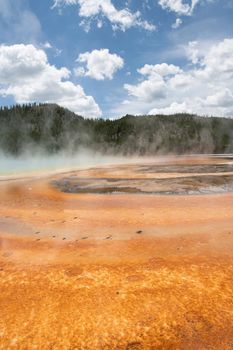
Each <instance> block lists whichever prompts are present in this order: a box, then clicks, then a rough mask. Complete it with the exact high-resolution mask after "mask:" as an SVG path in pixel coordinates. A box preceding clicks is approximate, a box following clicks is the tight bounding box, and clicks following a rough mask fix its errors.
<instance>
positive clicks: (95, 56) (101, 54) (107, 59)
mask: <svg viewBox="0 0 233 350" xmlns="http://www.w3.org/2000/svg"><path fill="white" fill-rule="evenodd" d="M77 62H79V63H84V64H85V65H86V67H85V68H84V67H78V68H76V69H75V74H76V75H77V76H87V77H90V78H93V79H96V80H105V79H112V78H113V75H114V74H115V73H116V72H117V70H119V69H121V68H123V66H124V60H123V59H122V58H121V57H120V56H118V55H117V54H112V53H110V52H109V50H108V49H100V50H93V51H91V52H85V53H82V54H80V55H79V57H78V59H77Z"/></svg>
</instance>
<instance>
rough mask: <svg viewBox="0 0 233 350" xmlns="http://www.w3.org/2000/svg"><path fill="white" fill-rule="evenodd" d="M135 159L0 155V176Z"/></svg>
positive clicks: (88, 154) (83, 154)
mask: <svg viewBox="0 0 233 350" xmlns="http://www.w3.org/2000/svg"><path fill="white" fill-rule="evenodd" d="M135 160H136V159H135V158H131V159H129V158H128V159H127V158H125V157H112V156H104V155H101V154H97V153H95V154H94V153H93V152H89V151H86V150H84V151H82V152H79V153H76V154H68V153H66V152H61V153H58V154H54V155H48V154H42V153H36V154H33V155H32V154H30V153H25V154H24V155H22V156H20V157H13V156H9V155H5V154H3V153H1V154H0V176H6V175H11V176H12V175H20V174H27V173H28V174H30V173H41V172H47V171H48V172H53V171H54V172H56V171H59V170H63V169H64V170H66V169H67V170H69V169H74V168H82V167H89V166H95V165H104V164H109V163H119V162H120V163H126V162H130V161H135Z"/></svg>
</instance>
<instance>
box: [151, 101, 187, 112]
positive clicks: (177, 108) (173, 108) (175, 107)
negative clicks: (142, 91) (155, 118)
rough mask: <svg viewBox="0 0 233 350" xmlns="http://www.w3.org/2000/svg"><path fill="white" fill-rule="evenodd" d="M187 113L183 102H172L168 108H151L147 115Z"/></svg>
mask: <svg viewBox="0 0 233 350" xmlns="http://www.w3.org/2000/svg"><path fill="white" fill-rule="evenodd" d="M185 112H186V113H189V112H191V111H190V110H189V108H188V106H187V104H186V103H185V102H183V103H177V102H173V103H171V105H170V106H168V107H163V108H153V109H152V110H151V111H150V112H149V114H151V115H155V114H176V113H185Z"/></svg>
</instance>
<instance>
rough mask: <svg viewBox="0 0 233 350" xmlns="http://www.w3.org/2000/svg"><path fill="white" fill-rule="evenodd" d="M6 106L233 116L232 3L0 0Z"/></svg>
mask: <svg viewBox="0 0 233 350" xmlns="http://www.w3.org/2000/svg"><path fill="white" fill-rule="evenodd" d="M0 44H1V46H0V104H1V105H9V104H13V103H27V102H48V103H51V102H54V103H58V104H60V105H62V106H64V107H67V108H70V109H71V110H73V111H75V112H76V113H78V114H81V115H84V116H87V117H93V118H95V117H103V118H108V117H109V118H115V117H119V116H122V115H124V114H126V113H134V114H152V113H164V114H165V113H168V114H170V113H176V112H185V111H187V112H191V113H199V114H208V115H218V116H233V79H232V78H233V1H232V0H221V1H220V0H192V1H191V0H190V1H188V0H141V1H139V0H131V1H130V0H129V1H123V0H102V1H100V0H51V1H47V0H43V1H35V0H0Z"/></svg>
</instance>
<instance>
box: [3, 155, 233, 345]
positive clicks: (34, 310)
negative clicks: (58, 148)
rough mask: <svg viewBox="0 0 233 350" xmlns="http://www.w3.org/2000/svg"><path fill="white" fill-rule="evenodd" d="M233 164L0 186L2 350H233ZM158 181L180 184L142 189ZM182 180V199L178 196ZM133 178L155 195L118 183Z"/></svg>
mask: <svg viewBox="0 0 233 350" xmlns="http://www.w3.org/2000/svg"><path fill="white" fill-rule="evenodd" d="M229 163H230V166H231V165H232V163H231V161H230V160H229V159H226V160H224V159H223V158H220V159H219V160H218V159H217V158H214V159H212V158H209V157H205V158H203V157H194V158H191V157H189V158H188V159H185V158H179V159H174V158H173V159H168V160H167V161H165V162H163V163H162V164H160V167H159V168H157V167H156V166H157V163H156V166H155V167H152V168H151V163H150V164H148V163H146V167H145V164H144V163H143V162H141V163H140V162H138V163H137V165H135V166H133V165H132V164H131V165H119V166H116V165H114V166H105V167H102V168H93V169H89V170H79V171H72V172H69V173H63V174H61V173H60V174H56V175H49V176H47V177H46V176H43V177H42V176H41V177H35V176H34V177H32V176H31V177H28V178H18V179H13V178H11V179H8V180H7V179H3V180H2V181H0V291H1V293H0V349H3V350H7V349H20V350H31V349H40V350H47V349H51V350H58V349H64V350H74V349H76V350H81V349H83V350H102V349H103V350H105V349H106V350H107V349H108V350H121V349H122V350H125V349H134V350H136V349H137V350H138V349H146V350H147V349H148V350H150V349H151V350H152V349H153V350H162V349H177V350H181V349H182V350H186V349H195V350H206V349H213V350H214V349H216V350H217V349H219V350H228V349H229V350H231V349H232V344H233V343H232V339H233V210H232V205H233V193H231V191H230V190H229V189H230V187H229V186H231V183H230V178H228V179H227V182H226V181H225V179H224V181H222V179H223V176H225V175H224V174H226V173H227V174H228V176H231V174H230V173H231V172H232V171H231V167H229ZM164 164H165V165H166V168H164V171H163V168H161V166H163V165H164ZM222 164H225V165H226V169H225V168H223V167H222ZM170 165H171V166H173V168H172V167H171V168H169V166H170ZM190 165H191V166H194V168H190ZM197 165H198V168H195V166H197ZM202 165H203V166H208V167H207V168H203V169H202V168H200V166H202ZM210 165H214V168H211V167H210ZM220 165H221V166H220ZM177 166H178V168H177ZM218 166H220V167H219V168H218ZM184 167H186V168H184ZM156 169H157V170H156ZM184 169H185V170H184ZM197 170H198V171H197ZM166 171H167V172H166ZM189 171H190V172H189ZM201 172H202V173H203V176H206V177H207V176H210V174H212V175H213V174H214V176H216V177H218V178H217V182H216V181H215V180H214V186H213V183H211V181H213V178H212V177H210V178H208V181H210V184H209V185H208V188H207V187H205V188H204V189H203V187H202V185H201V184H202V182H203V181H202V179H199V180H198V181H196V178H195V176H200V173H201ZM161 174H162V175H161ZM212 175H211V176H212ZM161 176H162V178H163V179H170V178H172V179H173V180H172V181H173V182H172V185H171V186H170V185H169V183H168V182H166V186H165V187H166V193H167V194H161V191H162V190H164V188H165V187H164V183H161V184H160V183H158V193H159V194H158V193H157V194H156V193H155V185H154V184H153V183H151V182H150V183H149V182H146V181H147V179H149V180H150V181H151V179H152V180H153V179H158V178H161ZM187 176H189V177H190V179H191V182H192V183H191V184H190V180H187V179H186V178H187ZM180 177H185V182H184V184H183V183H181V184H180V182H179V184H180V185H179V186H181V187H180V188H181V190H182V188H183V187H182V186H184V187H185V191H186V192H187V193H186V192H183V193H182V194H173V191H174V189H175V188H176V182H175V181H176V180H175V178H180ZM79 178H82V179H88V181H90V183H89V182H88V183H87V184H86V183H85V193H84V192H83V193H78V192H79V187H78V186H79V180H78V179H79ZM108 178H109V179H111V188H110V187H109V188H108V187H106V184H105V182H106V181H107V180H106V179H108ZM119 178H120V179H121V180H120V182H119ZM138 178H140V181H141V179H142V180H143V181H145V183H144V182H140V186H141V187H140V188H146V190H147V191H148V193H144V192H143V193H140V192H138V193H137V192H135V193H131V192H129V187H128V186H129V185H127V188H126V187H125V185H122V182H121V181H122V179H127V181H128V179H130V181H131V180H132V181H134V180H135V179H136V180H137V179H138ZM70 179H71V180H70ZM98 179H100V180H101V182H99V180H98ZM206 179H207V178H205V181H204V183H205V186H206V183H207V182H206ZM112 180H113V182H115V185H114V186H115V187H114V190H112V189H113V186H112ZM136 180H135V181H136ZM60 181H62V182H60ZM69 181H71V182H69ZM82 181H84V180H82ZM55 182H56V186H54V183H55ZM103 183H104V186H105V187H104V189H103ZM135 183H136V185H133V187H134V188H135V186H138V182H137V181H136V182H135ZM193 183H194V186H193ZM60 184H62V185H61V187H59V186H60ZM70 184H72V186H71V185H70ZM156 184H157V183H156ZM216 184H217V185H218V187H216V186H217V185H216ZM168 185H169V186H168ZM67 186H68V187H67ZM91 186H92V187H91ZM93 186H94V187H93ZM119 186H123V187H119ZM156 186H157V185H156ZM187 186H188V187H187ZM190 186H192V191H191V192H188V191H189V190H190ZM168 187H169V188H168ZM119 188H120V190H119ZM73 189H75V190H74V191H73ZM77 189H78V190H77ZM150 189H151V192H150ZM152 189H153V191H152ZM216 189H218V190H216ZM215 190H216V191H215ZM75 191H76V192H75ZM91 191H95V192H96V193H93V192H91ZM103 191H104V192H103ZM108 191H109V192H108ZM193 191H194V192H193ZM195 191H200V194H196V192H195ZM203 191H207V192H208V193H204V194H203V193H202V192H203ZM211 191H212V192H211ZM152 192H153V193H152ZM193 193H194V194H193Z"/></svg>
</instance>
